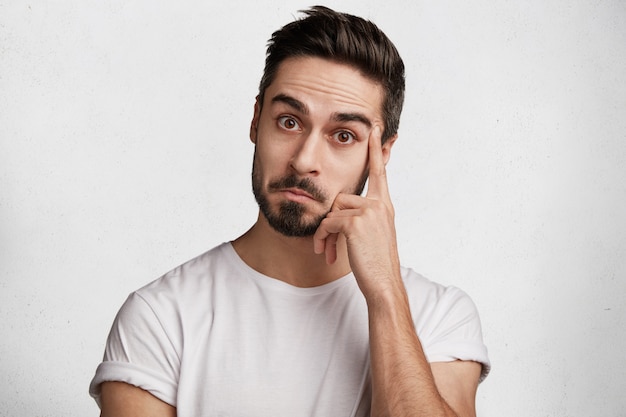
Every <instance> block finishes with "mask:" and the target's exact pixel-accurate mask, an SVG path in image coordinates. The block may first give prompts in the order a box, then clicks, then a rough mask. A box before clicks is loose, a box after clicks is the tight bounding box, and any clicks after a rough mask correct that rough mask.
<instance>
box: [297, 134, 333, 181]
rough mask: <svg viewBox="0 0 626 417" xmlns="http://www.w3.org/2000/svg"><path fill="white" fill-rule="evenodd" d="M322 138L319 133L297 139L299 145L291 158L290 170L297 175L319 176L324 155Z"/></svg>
mask: <svg viewBox="0 0 626 417" xmlns="http://www.w3.org/2000/svg"><path fill="white" fill-rule="evenodd" d="M324 143H325V141H324V138H323V136H322V135H321V134H320V133H315V132H311V133H309V134H308V135H302V136H300V138H299V144H298V147H297V148H296V150H295V152H294V154H293V157H292V158H291V161H290V165H291V168H292V169H293V170H294V171H295V172H296V173H297V174H299V175H302V176H305V175H308V176H311V175H313V176H315V175H317V174H319V171H320V162H321V161H322V159H323V157H324V155H323V150H324Z"/></svg>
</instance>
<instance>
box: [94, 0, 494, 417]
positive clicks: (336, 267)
mask: <svg viewBox="0 0 626 417" xmlns="http://www.w3.org/2000/svg"><path fill="white" fill-rule="evenodd" d="M306 15H307V16H306V17H305V18H304V19H301V20H297V21H295V22H293V23H291V24H288V25H287V26H285V27H284V28H282V29H281V30H279V31H277V32H276V33H274V34H273V36H272V39H271V40H270V43H269V47H268V55H267V60H266V66H265V72H264V75H263V78H262V80H261V84H260V89H259V95H258V97H257V100H256V104H255V107H254V115H253V118H252V123H251V127H250V139H251V140H252V142H253V143H254V145H255V154H254V162H253V169H252V185H253V187H252V188H253V191H254V195H255V197H256V200H257V202H258V204H259V208H260V210H259V216H258V219H257V221H256V223H255V224H254V225H253V226H252V228H250V230H249V231H248V232H246V233H245V234H244V235H243V236H240V237H239V238H238V239H236V240H234V241H232V242H229V243H225V244H222V245H220V246H218V247H216V248H214V249H212V250H211V251H209V252H207V253H205V254H203V255H201V256H199V257H197V258H195V259H193V260H191V261H189V262H187V263H185V264H184V265H182V266H180V267H178V268H176V269H175V270H173V271H171V272H170V273H168V274H166V275H165V276H163V277H161V278H160V279H158V280H157V281H154V282H153V283H151V284H149V285H147V286H146V287H144V288H142V289H140V290H138V291H137V292H135V293H133V294H132V295H131V296H130V297H129V299H128V300H127V301H126V303H125V304H124V306H123V307H122V309H121V310H120V312H119V314H118V316H117V318H116V320H115V322H114V325H113V328H112V330H111V333H110V335H109V339H108V342H107V347H106V351H105V358H104V361H103V362H102V364H100V366H99V367H98V370H97V372H96V376H95V377H94V380H93V381H92V384H91V387H90V392H91V394H92V395H93V396H94V397H95V398H96V400H97V401H98V403H99V404H100V406H101V408H102V416H104V417H108V416H116V417H123V416H152V417H154V416H175V415H177V414H178V415H180V416H272V417H276V416H289V417H293V416H320V417H322V416H323V417H329V416H370V415H371V416H474V415H475V405H474V404H475V395H476V389H477V386H478V383H479V380H480V379H481V378H483V377H484V376H485V375H486V373H487V371H488V367H489V362H488V358H487V354H486V349H485V347H484V345H483V342H482V336H481V329H480V322H479V319H478V315H477V313H476V310H475V308H474V305H473V304H472V302H471V300H470V299H469V298H468V297H467V296H466V295H465V294H464V293H463V292H461V291H460V290H458V289H455V288H445V287H443V286H440V285H438V284H435V283H432V282H430V281H428V280H426V279H425V278H423V277H421V276H420V275H418V274H416V273H415V272H413V271H412V270H410V269H406V268H402V267H401V266H400V263H399V260H398V252H397V248H396V237H395V228H394V210H393V206H392V203H391V201H390V197H389V193H388V190H387V180H386V176H385V165H386V163H387V161H388V160H389V157H390V153H391V149H392V147H393V144H394V143H395V141H396V138H397V129H398V122H399V117H400V112H401V108H402V102H403V98H404V64H403V63H402V60H401V59H400V57H399V55H398V53H397V51H396V49H395V47H394V46H393V44H392V43H391V42H390V41H389V40H388V39H387V37H386V36H385V35H384V34H383V33H382V32H381V31H380V30H379V29H378V28H377V27H376V26H374V25H373V24H372V23H370V22H367V21H364V20H362V19H360V18H357V17H354V16H350V15H346V14H339V13H336V12H334V11H332V10H330V9H327V8H323V7H314V8H312V9H311V10H309V11H307V12H306ZM368 177H369V184H368V190H367V193H366V195H365V196H362V195H361V193H362V191H363V189H364V186H365V182H366V179H367V178H368ZM418 335H419V337H418Z"/></svg>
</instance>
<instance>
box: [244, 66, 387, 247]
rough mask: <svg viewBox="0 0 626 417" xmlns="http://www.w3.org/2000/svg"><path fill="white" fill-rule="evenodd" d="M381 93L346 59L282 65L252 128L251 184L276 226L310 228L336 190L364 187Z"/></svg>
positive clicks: (287, 230)
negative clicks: (371, 134) (370, 144)
mask: <svg viewBox="0 0 626 417" xmlns="http://www.w3.org/2000/svg"><path fill="white" fill-rule="evenodd" d="M382 97H383V93H382V88H381V86H380V85H379V84H378V83H376V82H374V81H371V80H370V79H368V78H366V77H364V76H362V75H361V74H360V73H359V72H358V70H356V69H354V68H353V67H351V66H348V65H344V64H338V63H335V62H332V61H328V60H325V59H321V58H313V57H302V58H290V59H287V60H285V61H284V62H283V63H282V64H281V65H280V67H279V69H278V72H277V73H276V77H275V79H274V81H273V82H272V84H270V86H269V87H268V88H267V90H266V91H265V98H264V102H263V103H262V108H261V107H260V105H259V103H257V104H256V105H255V112H254V118H253V120H252V126H251V130H250V138H251V140H252V141H253V142H254V143H255V144H256V149H255V153H254V163H253V169H252V188H253V191H254V195H255V198H256V200H257V202H258V204H259V208H260V210H261V212H262V213H263V215H264V216H265V218H266V219H267V220H268V222H269V224H270V225H271V226H272V227H273V228H274V229H275V230H277V231H278V232H280V233H282V234H283V235H286V236H300V237H303V236H311V235H313V234H314V233H315V231H316V230H317V228H318V226H319V224H320V222H321V221H322V220H323V219H324V217H325V216H326V214H327V213H328V212H329V211H330V209H331V206H332V204H333V201H334V200H335V197H336V196H337V195H338V194H339V193H351V194H360V193H361V192H362V191H363V187H364V186H365V181H366V179H367V158H368V138H369V134H370V131H371V130H372V128H373V127H374V126H375V125H379V126H381V127H382V126H384V123H383V119H382V115H381V108H382ZM392 142H393V141H391V143H392ZM391 143H390V144H389V145H387V146H388V149H389V147H390V146H391ZM388 149H387V150H388ZM386 154H388V152H386Z"/></svg>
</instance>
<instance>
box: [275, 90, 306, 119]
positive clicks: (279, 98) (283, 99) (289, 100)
mask: <svg viewBox="0 0 626 417" xmlns="http://www.w3.org/2000/svg"><path fill="white" fill-rule="evenodd" d="M272 103H285V104H286V105H288V106H289V107H291V108H293V109H294V110H296V111H298V112H299V113H302V114H304V115H308V114H309V108H308V107H307V106H306V104H304V103H303V102H301V101H300V100H298V99H296V98H293V97H291V96H288V95H286V94H277V95H275V96H274V97H272Z"/></svg>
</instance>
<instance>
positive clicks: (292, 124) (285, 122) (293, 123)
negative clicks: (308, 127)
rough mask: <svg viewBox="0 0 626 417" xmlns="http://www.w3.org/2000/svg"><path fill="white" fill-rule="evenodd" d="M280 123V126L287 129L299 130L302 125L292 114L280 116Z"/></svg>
mask: <svg viewBox="0 0 626 417" xmlns="http://www.w3.org/2000/svg"><path fill="white" fill-rule="evenodd" d="M278 124H279V125H280V127H282V128H283V129H286V130H297V129H298V128H299V127H300V125H299V124H298V121H297V120H296V119H294V118H293V117H291V116H281V117H279V118H278Z"/></svg>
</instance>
